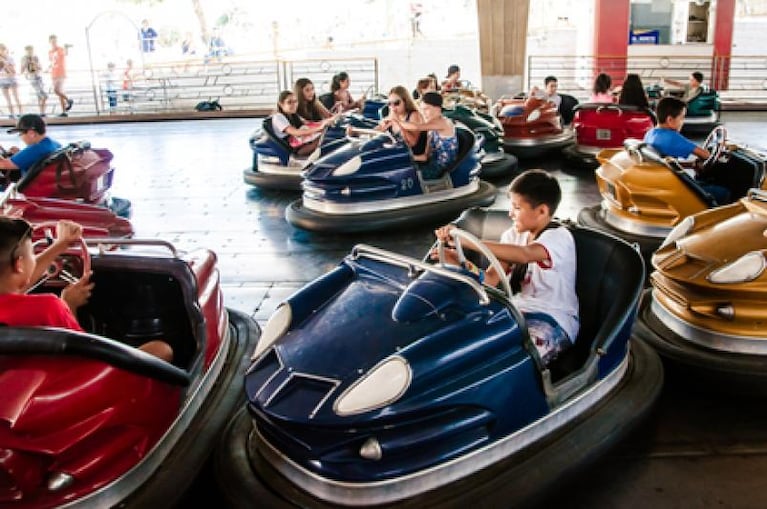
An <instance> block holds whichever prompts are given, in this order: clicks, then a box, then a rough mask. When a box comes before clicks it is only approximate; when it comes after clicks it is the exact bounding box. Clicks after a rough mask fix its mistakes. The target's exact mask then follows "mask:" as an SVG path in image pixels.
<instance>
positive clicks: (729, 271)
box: [707, 251, 767, 284]
mask: <svg viewBox="0 0 767 509" xmlns="http://www.w3.org/2000/svg"><path fill="white" fill-rule="evenodd" d="M765 266H767V263H766V262H765V259H764V253H763V252H762V251H751V252H750V253H746V254H744V255H743V256H741V257H740V258H738V259H737V260H735V261H734V262H731V263H728V264H727V265H725V266H723V267H720V268H718V269H716V270H713V271H711V273H710V274H709V275H708V278H707V279H708V280H709V281H711V282H712V283H716V284H726V283H747V282H749V281H753V280H754V279H756V278H758V277H759V276H760V275H761V274H762V272H764V268H765Z"/></svg>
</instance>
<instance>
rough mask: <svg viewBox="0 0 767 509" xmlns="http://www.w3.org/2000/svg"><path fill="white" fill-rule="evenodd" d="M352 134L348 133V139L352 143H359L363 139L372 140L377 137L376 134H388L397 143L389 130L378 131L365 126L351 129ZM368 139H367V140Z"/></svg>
mask: <svg viewBox="0 0 767 509" xmlns="http://www.w3.org/2000/svg"><path fill="white" fill-rule="evenodd" d="M350 132H351V133H352V134H347V135H346V139H347V140H349V141H350V142H352V143H359V142H360V141H363V139H365V138H366V139H367V140H371V139H373V138H375V137H376V136H387V137H388V138H389V139H390V140H391V142H392V143H396V142H397V140H395V139H394V136H392V134H391V133H390V132H389V131H377V130H375V129H364V128H358V127H355V128H352V129H351V130H350ZM365 141H366V140H365Z"/></svg>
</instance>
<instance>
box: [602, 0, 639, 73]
mask: <svg viewBox="0 0 767 509" xmlns="http://www.w3.org/2000/svg"><path fill="white" fill-rule="evenodd" d="M630 16H631V2H630V0H594V76H596V75H597V74H599V73H600V72H604V73H607V74H609V75H610V77H612V78H613V80H614V81H617V82H622V81H623V78H624V77H625V76H626V59H627V58H628V41H629V18H630Z"/></svg>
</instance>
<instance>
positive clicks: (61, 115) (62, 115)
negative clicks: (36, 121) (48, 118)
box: [59, 111, 69, 117]
mask: <svg viewBox="0 0 767 509" xmlns="http://www.w3.org/2000/svg"><path fill="white" fill-rule="evenodd" d="M59 116H60V117H68V116H69V115H67V112H66V111H65V112H64V113H60V114H59Z"/></svg>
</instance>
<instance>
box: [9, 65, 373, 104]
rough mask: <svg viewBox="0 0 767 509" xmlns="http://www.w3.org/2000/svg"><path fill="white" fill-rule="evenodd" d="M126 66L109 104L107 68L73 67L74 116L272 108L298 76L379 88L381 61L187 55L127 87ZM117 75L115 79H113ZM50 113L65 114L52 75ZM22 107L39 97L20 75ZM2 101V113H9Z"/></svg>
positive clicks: (320, 85) (68, 87) (140, 73)
mask: <svg viewBox="0 0 767 509" xmlns="http://www.w3.org/2000/svg"><path fill="white" fill-rule="evenodd" d="M123 71H124V70H123V69H118V72H116V73H115V75H116V76H117V77H118V78H119V79H116V80H115V81H116V85H117V86H116V92H117V104H116V106H113V107H111V108H110V105H109V100H108V96H107V88H108V81H107V78H106V73H105V71H104V70H93V71H91V70H88V69H71V70H69V72H68V77H67V81H66V83H65V87H64V90H65V92H66V94H67V95H68V96H69V97H70V98H71V99H73V100H74V101H75V103H74V107H73V108H72V110H71V111H70V112H69V113H70V115H98V116H101V115H113V114H118V115H119V114H142V113H175V112H183V111H188V112H192V111H194V109H195V106H196V105H197V104H198V103H199V102H202V101H211V100H216V101H218V103H219V104H220V105H221V107H222V108H223V110H226V111H237V110H242V111H245V110H264V109H271V108H273V107H274V106H275V104H276V102H277V96H278V95H279V93H280V91H281V90H283V89H286V88H292V84H293V82H295V80H296V79H297V78H299V77H307V78H309V79H311V80H312V81H313V82H314V83H315V86H316V88H317V93H318V94H321V93H323V92H325V91H329V90H330V82H331V79H332V76H333V74H335V73H337V72H340V71H346V72H348V73H349V75H350V77H351V80H352V85H353V87H354V88H353V90H354V91H355V96H356V95H361V94H362V93H363V92H364V91H366V90H369V89H372V90H377V88H378V61H377V59H375V58H357V59H342V58H339V59H317V60H312V59H305V60H264V61H251V60H244V59H232V58H227V57H224V58H222V59H215V58H213V59H210V60H207V61H205V60H202V59H199V60H194V61H192V60H186V61H177V62H163V63H145V64H144V66H143V67H142V68H137V69H134V70H133V72H131V73H130V75H131V77H132V86H128V87H127V88H123V86H122V82H123ZM113 80H114V78H113ZM43 81H44V85H45V86H46V87H47V88H49V97H48V102H47V107H46V110H47V111H46V113H47V114H49V115H55V114H58V113H61V111H60V108H59V105H58V103H59V101H58V100H57V98H56V96H55V95H53V92H52V90H50V88H51V83H50V79H48V76H47V75H46V76H44V78H43ZM18 82H19V87H20V90H19V92H20V94H19V95H20V97H21V98H22V101H23V103H24V104H23V106H24V111H37V97H36V95H35V93H34V90H33V89H32V88H31V86H30V85H29V83H28V82H27V81H26V80H25V79H24V78H21V77H20V78H19V80H18ZM4 107H5V104H2V103H0V112H3V114H5V113H6V110H5V109H4Z"/></svg>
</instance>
